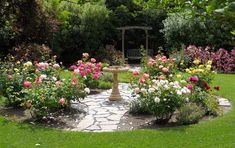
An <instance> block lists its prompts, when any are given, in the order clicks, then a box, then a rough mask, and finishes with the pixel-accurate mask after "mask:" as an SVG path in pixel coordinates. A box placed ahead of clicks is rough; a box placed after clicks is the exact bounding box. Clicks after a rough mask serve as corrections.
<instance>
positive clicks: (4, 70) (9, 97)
mask: <svg viewBox="0 0 235 148" xmlns="http://www.w3.org/2000/svg"><path fill="white" fill-rule="evenodd" d="M34 72H35V67H34V66H33V63H32V62H30V61H29V62H26V63H23V61H16V60H15V58H14V57H12V56H8V57H6V58H5V60H4V61H2V62H0V88H1V89H0V90H1V93H2V94H3V96H4V97H6V102H5V103H6V105H7V106H15V107H16V106H19V105H20V104H21V103H22V98H24V94H23V93H22V92H21V90H22V89H23V83H24V80H25V79H26V78H28V79H34V78H35V76H34ZM25 85H27V86H29V85H28V84H27V82H26V83H25Z"/></svg>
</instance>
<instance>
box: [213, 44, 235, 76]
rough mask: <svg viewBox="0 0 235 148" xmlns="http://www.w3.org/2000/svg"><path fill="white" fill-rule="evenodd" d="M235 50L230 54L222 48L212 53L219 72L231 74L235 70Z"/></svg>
mask: <svg viewBox="0 0 235 148" xmlns="http://www.w3.org/2000/svg"><path fill="white" fill-rule="evenodd" d="M234 53H235V49H233V50H232V51H231V53H229V52H228V51H227V50H225V49H223V48H220V49H219V50H218V51H216V52H215V53H212V59H213V64H214V66H215V67H216V70H218V71H224V72H230V71H233V70H235V54H234Z"/></svg>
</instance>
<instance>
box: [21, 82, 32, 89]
mask: <svg viewBox="0 0 235 148" xmlns="http://www.w3.org/2000/svg"><path fill="white" fill-rule="evenodd" d="M23 86H24V88H30V87H32V84H31V82H29V81H24V83H23Z"/></svg>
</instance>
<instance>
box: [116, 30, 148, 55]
mask: <svg viewBox="0 0 235 148" xmlns="http://www.w3.org/2000/svg"><path fill="white" fill-rule="evenodd" d="M117 29H118V30H122V57H123V59H125V53H124V52H125V32H126V30H131V29H141V30H145V34H146V41H145V48H146V50H147V53H148V31H149V30H152V27H147V26H125V27H119V28H117Z"/></svg>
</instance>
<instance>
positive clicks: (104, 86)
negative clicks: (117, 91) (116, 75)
mask: <svg viewBox="0 0 235 148" xmlns="http://www.w3.org/2000/svg"><path fill="white" fill-rule="evenodd" d="M98 88H100V89H110V88H112V83H111V82H106V81H101V80H100V81H99V86H98Z"/></svg>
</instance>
